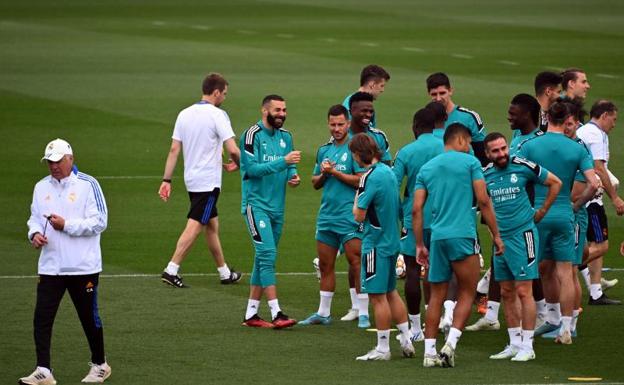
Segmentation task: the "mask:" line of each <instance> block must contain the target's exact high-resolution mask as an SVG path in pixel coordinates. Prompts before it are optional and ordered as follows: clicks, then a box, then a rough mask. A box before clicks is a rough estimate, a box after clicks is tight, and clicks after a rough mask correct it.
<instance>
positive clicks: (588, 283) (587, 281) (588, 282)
mask: <svg viewBox="0 0 624 385" xmlns="http://www.w3.org/2000/svg"><path fill="white" fill-rule="evenodd" d="M583 266H585V267H584V268H583V269H580V268H581V267H583ZM583 266H579V271H580V272H581V276H582V277H583V281H584V282H585V286H586V287H587V290H590V289H591V280H590V278H589V267H587V265H583Z"/></svg>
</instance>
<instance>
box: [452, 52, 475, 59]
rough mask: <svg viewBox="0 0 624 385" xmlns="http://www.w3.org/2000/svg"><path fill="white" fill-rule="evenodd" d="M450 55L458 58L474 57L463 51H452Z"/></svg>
mask: <svg viewBox="0 0 624 385" xmlns="http://www.w3.org/2000/svg"><path fill="white" fill-rule="evenodd" d="M451 56H452V57H455V58H458V59H473V58H474V56H470V55H464V54H463V53H452V54H451Z"/></svg>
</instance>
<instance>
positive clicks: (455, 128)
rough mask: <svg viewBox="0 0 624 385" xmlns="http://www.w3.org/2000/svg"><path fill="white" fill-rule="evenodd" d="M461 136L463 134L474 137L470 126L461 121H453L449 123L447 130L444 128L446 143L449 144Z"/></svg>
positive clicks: (466, 136)
mask: <svg viewBox="0 0 624 385" xmlns="http://www.w3.org/2000/svg"><path fill="white" fill-rule="evenodd" d="M460 136H463V137H465V138H470V137H472V135H471V134H470V130H469V129H468V127H466V126H464V125H463V124H461V123H453V124H451V125H449V126H448V127H446V130H444V144H447V143H449V142H450V141H451V140H453V139H455V138H456V137H460Z"/></svg>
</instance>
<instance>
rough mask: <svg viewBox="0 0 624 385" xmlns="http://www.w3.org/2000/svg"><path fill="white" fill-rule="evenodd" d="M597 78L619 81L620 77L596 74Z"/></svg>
mask: <svg viewBox="0 0 624 385" xmlns="http://www.w3.org/2000/svg"><path fill="white" fill-rule="evenodd" d="M596 76H598V77H599V78H605V79H617V78H618V76H615V75H609V74H596Z"/></svg>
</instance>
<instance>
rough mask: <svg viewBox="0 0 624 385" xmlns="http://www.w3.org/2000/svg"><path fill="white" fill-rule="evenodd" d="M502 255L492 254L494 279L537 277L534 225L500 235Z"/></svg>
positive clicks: (536, 248) (536, 234) (536, 240)
mask: <svg viewBox="0 0 624 385" xmlns="http://www.w3.org/2000/svg"><path fill="white" fill-rule="evenodd" d="M501 238H502V240H503V243H504V244H505V253H504V254H503V255H494V253H492V255H494V277H495V279H496V281H528V280H533V279H537V278H538V277H539V272H538V262H537V258H536V257H537V250H538V249H539V234H538V231H537V228H536V227H535V226H531V227H530V228H528V229H524V230H519V231H517V232H514V233H513V234H509V235H504V236H501Z"/></svg>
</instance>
